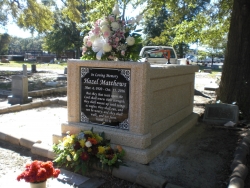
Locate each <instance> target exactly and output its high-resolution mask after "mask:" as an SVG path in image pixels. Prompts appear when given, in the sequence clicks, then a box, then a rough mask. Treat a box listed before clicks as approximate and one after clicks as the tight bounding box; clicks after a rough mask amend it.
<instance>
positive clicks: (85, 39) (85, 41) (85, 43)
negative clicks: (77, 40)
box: [83, 36, 89, 46]
mask: <svg viewBox="0 0 250 188" xmlns="http://www.w3.org/2000/svg"><path fill="white" fill-rule="evenodd" d="M88 39H89V37H88V36H85V37H84V38H83V43H84V45H85V46H87V41H88Z"/></svg>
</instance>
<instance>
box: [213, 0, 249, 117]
mask: <svg viewBox="0 0 250 188" xmlns="http://www.w3.org/2000/svg"><path fill="white" fill-rule="evenodd" d="M218 99H220V100H221V101H222V102H223V103H229V104H231V103H232V102H237V104H238V106H239V109H240V111H241V112H242V113H243V115H244V116H245V118H247V119H250V1H249V0H234V4H233V12H232V17H231V23H230V29H229V34H228V43H227V50H226V54H225V61H224V65H223V70H222V77H221V83H220V91H219V95H218Z"/></svg>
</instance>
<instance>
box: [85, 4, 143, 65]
mask: <svg viewBox="0 0 250 188" xmlns="http://www.w3.org/2000/svg"><path fill="white" fill-rule="evenodd" d="M141 18H142V16H141V15H138V16H136V18H130V19H127V20H125V19H124V16H123V15H120V11H119V6H118V5H117V4H116V5H115V6H114V8H113V11H112V13H111V14H110V15H108V16H104V17H103V18H101V19H98V20H96V22H95V23H93V26H92V28H91V30H90V31H89V33H88V35H87V36H85V37H84V39H83V43H84V45H83V47H82V57H81V59H85V60H95V59H97V60H113V61H115V60H124V61H125V60H128V61H131V60H133V61H136V60H138V59H139V51H140V48H141V42H142V39H141V34H140V33H139V32H140V31H141V30H140V29H138V30H136V27H137V25H138V24H139V22H140V20H141Z"/></svg>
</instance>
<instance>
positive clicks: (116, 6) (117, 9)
mask: <svg viewBox="0 0 250 188" xmlns="http://www.w3.org/2000/svg"><path fill="white" fill-rule="evenodd" d="M112 13H113V14H114V15H119V14H120V11H119V6H118V4H115V6H114V8H113V11H112Z"/></svg>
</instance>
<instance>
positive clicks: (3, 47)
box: [0, 33, 10, 55]
mask: <svg viewBox="0 0 250 188" xmlns="http://www.w3.org/2000/svg"><path fill="white" fill-rule="evenodd" d="M9 43H10V36H9V35H8V34H6V33H5V34H0V54H2V55H4V54H8V47H9Z"/></svg>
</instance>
